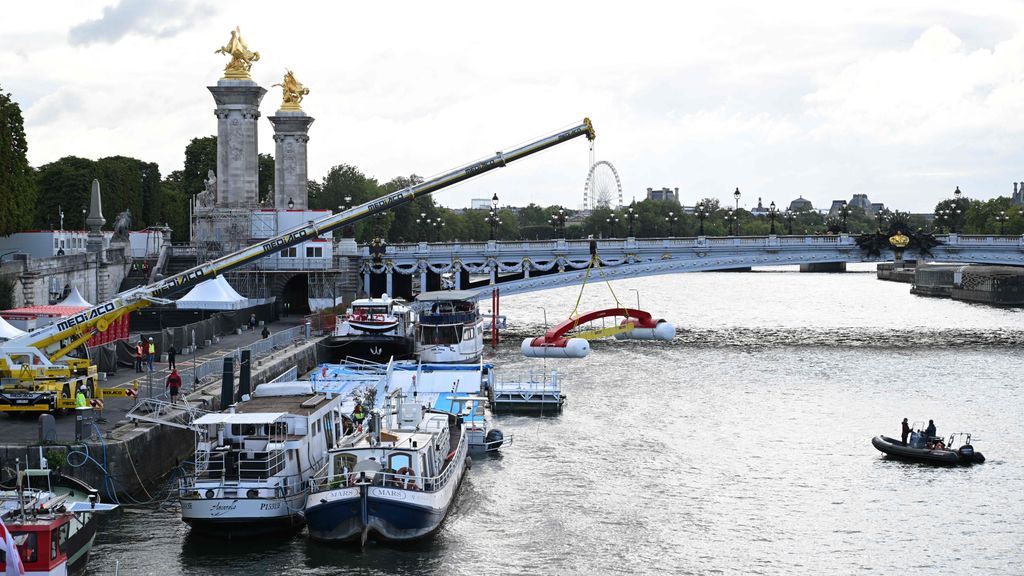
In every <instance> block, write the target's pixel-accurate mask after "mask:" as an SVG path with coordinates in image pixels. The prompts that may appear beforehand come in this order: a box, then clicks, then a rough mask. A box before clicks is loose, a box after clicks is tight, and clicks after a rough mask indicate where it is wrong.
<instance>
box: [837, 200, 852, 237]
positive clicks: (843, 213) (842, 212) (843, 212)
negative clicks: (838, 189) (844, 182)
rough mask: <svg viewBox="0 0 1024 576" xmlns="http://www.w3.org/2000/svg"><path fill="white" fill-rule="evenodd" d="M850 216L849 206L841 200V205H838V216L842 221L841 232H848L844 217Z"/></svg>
mask: <svg viewBox="0 0 1024 576" xmlns="http://www.w3.org/2000/svg"><path fill="white" fill-rule="evenodd" d="M849 217H850V206H849V205H848V204H847V203H846V201H845V200H844V201H843V205H842V206H840V207H839V218H840V219H842V221H843V234H847V233H849V232H850V229H849V228H847V226H846V219H847V218H849Z"/></svg>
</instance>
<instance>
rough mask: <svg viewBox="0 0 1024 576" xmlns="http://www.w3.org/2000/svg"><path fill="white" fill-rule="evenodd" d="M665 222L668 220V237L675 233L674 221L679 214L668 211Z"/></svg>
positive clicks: (676, 220)
mask: <svg viewBox="0 0 1024 576" xmlns="http://www.w3.org/2000/svg"><path fill="white" fill-rule="evenodd" d="M665 222H668V235H669V237H672V236H675V235H676V222H679V216H677V215H676V213H675V212H669V213H668V216H665Z"/></svg>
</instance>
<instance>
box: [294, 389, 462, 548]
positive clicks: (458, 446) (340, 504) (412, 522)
mask: <svg viewBox="0 0 1024 576" xmlns="http://www.w3.org/2000/svg"><path fill="white" fill-rule="evenodd" d="M382 388H383V389H386V387H383V386H382ZM381 396H384V394H383V393H381V392H380V391H379V390H378V395H377V398H381ZM392 399H397V404H396V405H394V406H392V405H391V404H390V402H391V400H392ZM372 417H373V421H372V425H371V426H370V429H371V430H372V432H362V433H359V434H357V435H354V436H350V437H348V438H347V439H346V440H345V441H344V442H343V443H342V444H341V445H340V446H338V447H337V448H335V449H333V450H331V451H330V461H329V464H328V468H327V473H326V474H324V475H322V476H317V477H316V478H314V479H313V481H312V484H313V485H314V486H315V487H314V488H313V490H312V491H311V492H310V494H309V495H308V496H307V498H306V510H305V513H306V519H307V521H308V529H309V536H310V538H312V539H314V540H318V541H323V542H359V543H360V545H363V546H365V544H366V542H367V541H368V540H371V539H375V540H381V541H385V542H408V541H412V540H417V539H421V538H425V537H427V536H430V535H431V534H433V533H434V532H436V531H437V529H438V528H440V526H441V523H442V522H443V521H444V519H445V517H446V516H447V515H448V511H449V510H450V508H451V504H452V501H453V500H454V498H455V496H456V493H457V492H458V489H459V486H460V485H461V482H462V478H463V476H464V475H465V472H466V470H467V469H468V468H469V465H470V460H469V458H468V457H467V453H468V447H469V443H468V441H467V437H466V432H465V429H464V428H463V427H462V426H460V425H459V424H458V418H457V417H456V416H454V415H453V414H449V413H443V412H439V411H436V410H425V409H424V407H423V406H422V404H420V403H419V402H416V401H412V400H410V399H408V398H407V397H406V396H404V394H402V393H401V392H398V393H397V394H390V395H387V400H386V402H385V404H384V409H383V410H374V411H373V413H372Z"/></svg>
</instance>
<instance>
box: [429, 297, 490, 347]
mask: <svg viewBox="0 0 1024 576" xmlns="http://www.w3.org/2000/svg"><path fill="white" fill-rule="evenodd" d="M478 298H479V293H478V292H476V291H474V290H442V291H438V292H423V293H420V294H419V295H417V296H416V307H417V309H418V320H417V325H416V357H417V358H419V360H420V361H421V362H429V363H442V362H443V363H470V362H477V361H479V360H480V357H481V355H483V351H484V337H483V332H484V330H483V326H484V320H483V317H482V316H481V315H480V306H479V303H478V302H477V299H478Z"/></svg>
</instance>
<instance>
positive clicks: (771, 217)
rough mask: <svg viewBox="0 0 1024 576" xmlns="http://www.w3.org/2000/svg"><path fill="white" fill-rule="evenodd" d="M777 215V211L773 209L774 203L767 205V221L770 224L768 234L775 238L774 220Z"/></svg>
mask: <svg viewBox="0 0 1024 576" xmlns="http://www.w3.org/2000/svg"><path fill="white" fill-rule="evenodd" d="M778 215H779V209H778V208H776V207H775V201H774V200H772V203H771V204H769V205H768V220H769V221H770V222H771V223H772V226H771V231H770V232H768V233H769V234H771V235H772V236H775V218H776V217H778Z"/></svg>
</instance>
